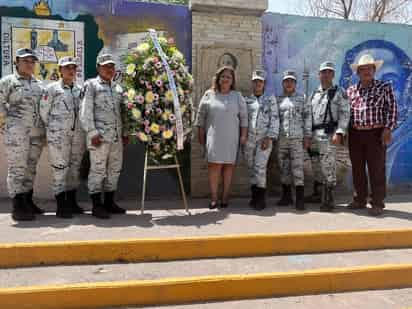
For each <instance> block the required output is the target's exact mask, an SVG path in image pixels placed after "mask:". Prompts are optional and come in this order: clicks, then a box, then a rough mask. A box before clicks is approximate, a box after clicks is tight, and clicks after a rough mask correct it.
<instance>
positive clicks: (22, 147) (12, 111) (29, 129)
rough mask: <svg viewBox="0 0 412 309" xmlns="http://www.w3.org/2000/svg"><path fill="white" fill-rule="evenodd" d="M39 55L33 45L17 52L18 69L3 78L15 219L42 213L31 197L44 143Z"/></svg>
mask: <svg viewBox="0 0 412 309" xmlns="http://www.w3.org/2000/svg"><path fill="white" fill-rule="evenodd" d="M37 60H38V59H37V57H36V55H35V54H34V52H33V51H32V50H31V49H28V48H21V49H18V50H17V52H16V72H15V73H14V74H11V75H8V76H5V77H4V78H2V79H1V80H0V127H2V126H5V146H6V150H7V160H8V171H7V187H8V191H9V195H10V197H11V198H12V199H13V213H12V217H13V219H14V220H16V221H23V220H34V219H35V214H41V213H43V210H41V209H40V208H38V207H37V206H36V205H35V204H34V203H33V200H32V196H33V182H34V179H35V176H36V167H37V163H38V161H39V159H40V156H41V152H42V149H43V146H44V144H45V135H44V126H43V123H42V122H41V119H40V116H39V101H40V98H41V96H42V93H43V88H42V86H41V83H40V81H39V80H37V79H36V78H35V77H34V76H33V73H34V68H35V64H36V62H37Z"/></svg>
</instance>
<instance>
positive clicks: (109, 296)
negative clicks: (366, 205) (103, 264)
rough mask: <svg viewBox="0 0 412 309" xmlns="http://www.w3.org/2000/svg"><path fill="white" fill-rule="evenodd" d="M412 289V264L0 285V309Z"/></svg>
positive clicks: (55, 308)
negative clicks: (47, 284) (145, 279)
mask: <svg viewBox="0 0 412 309" xmlns="http://www.w3.org/2000/svg"><path fill="white" fill-rule="evenodd" d="M408 287H412V264H408V265H379V266H368V267H351V268H341V269H339V268H338V269H336V268H333V269H319V270H311V271H303V272H286V273H267V274H252V275H224V276H205V277H193V278H177V279H163V280H147V281H127V282H106V283H102V282H100V283H83V284H72V285H62V286H38V287H18V288H6V289H0V307H1V308H2V309H16V308H19V309H39V308H41V309H74V308H83V309H86V308H98V307H109V306H127V305H136V306H143V305H166V304H182V303H192V302H205V301H223V300H237V299H254V298H261V297H280V296H294V295H308V294H319V293H338V292H346V291H361V290H373V289H394V288H408Z"/></svg>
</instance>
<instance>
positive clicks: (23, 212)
mask: <svg viewBox="0 0 412 309" xmlns="http://www.w3.org/2000/svg"><path fill="white" fill-rule="evenodd" d="M11 216H12V218H13V220H15V221H32V220H34V219H35V218H36V217H35V215H34V213H33V210H32V209H31V207H30V206H28V205H27V203H26V197H25V194H24V193H19V194H16V196H15V197H13V212H12V215H11Z"/></svg>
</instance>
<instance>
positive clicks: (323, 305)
mask: <svg viewBox="0 0 412 309" xmlns="http://www.w3.org/2000/svg"><path fill="white" fill-rule="evenodd" d="M148 308H150V309H165V308H167V309H222V308H224V309H251V308H257V309H331V308H333V309H412V289H394V290H379V291H363V292H346V293H330V294H323V295H304V296H293V297H278V298H264V299H253V300H251V299H249V300H238V301H226V302H207V303H196V304H190V305H170V306H150V307H148ZM104 309H137V307H133V306H127V307H116V308H114V307H110V308H104Z"/></svg>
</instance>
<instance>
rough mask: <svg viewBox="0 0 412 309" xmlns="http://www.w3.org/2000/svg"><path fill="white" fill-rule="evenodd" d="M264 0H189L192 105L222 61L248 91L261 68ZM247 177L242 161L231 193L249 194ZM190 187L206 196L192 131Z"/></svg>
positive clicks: (246, 92)
mask: <svg viewBox="0 0 412 309" xmlns="http://www.w3.org/2000/svg"><path fill="white" fill-rule="evenodd" d="M267 5H268V4H267V0H255V1H245V0H226V1H217V0H192V1H191V3H190V7H191V10H192V32H193V33H192V63H193V76H194V78H195V85H196V89H195V94H194V105H195V107H196V109H197V106H198V105H199V100H200V98H201V96H202V94H203V93H204V92H205V90H206V89H208V88H209V87H210V85H211V81H212V77H213V75H214V73H215V72H216V70H217V68H218V67H219V66H221V65H222V64H231V65H233V66H234V67H235V68H236V76H237V81H236V82H237V88H238V90H239V91H241V92H242V93H243V95H249V94H250V90H251V89H250V88H251V83H250V77H251V72H252V70H253V69H255V68H256V67H258V68H259V67H262V63H261V57H262V22H261V17H262V14H263V13H264V12H265V11H266V9H267ZM248 188H249V185H248V177H247V171H246V167H245V164H244V163H242V164H241V165H240V166H239V167H238V169H237V171H236V174H235V177H234V182H233V195H235V196H236V195H245V194H249V189H248ZM191 190H192V196H194V197H206V196H208V193H209V189H208V178H207V165H206V162H205V161H204V160H203V159H202V158H201V157H200V147H199V143H198V141H197V130H195V134H194V138H193V142H192V154H191Z"/></svg>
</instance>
